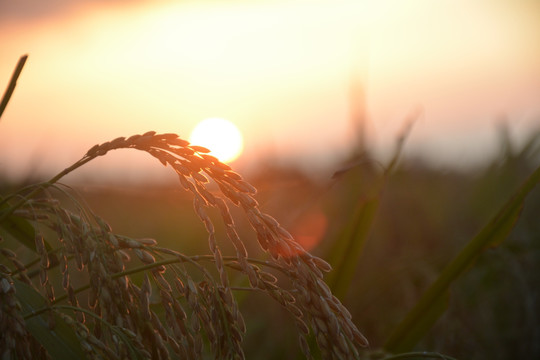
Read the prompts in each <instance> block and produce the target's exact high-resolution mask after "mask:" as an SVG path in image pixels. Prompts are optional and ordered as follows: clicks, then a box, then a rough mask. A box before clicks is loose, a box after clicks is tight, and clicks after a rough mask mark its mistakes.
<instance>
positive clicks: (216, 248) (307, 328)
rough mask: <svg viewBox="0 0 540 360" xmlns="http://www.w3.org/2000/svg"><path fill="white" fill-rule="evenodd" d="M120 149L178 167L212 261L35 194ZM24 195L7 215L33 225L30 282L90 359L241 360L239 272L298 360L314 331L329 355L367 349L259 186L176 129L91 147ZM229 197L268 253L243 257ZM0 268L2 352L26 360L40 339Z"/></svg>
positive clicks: (22, 271)
mask: <svg viewBox="0 0 540 360" xmlns="http://www.w3.org/2000/svg"><path fill="white" fill-rule="evenodd" d="M125 148H133V149H137V150H142V151H145V152H147V153H148V154H150V155H152V156H153V157H155V158H156V159H158V160H159V161H160V162H161V163H162V164H163V165H165V166H170V167H171V168H172V169H173V170H174V171H175V172H176V174H177V175H178V179H179V181H180V184H181V186H182V187H183V188H184V189H185V190H186V191H189V192H190V193H191V194H192V195H193V207H194V211H195V213H196V214H197V216H198V217H199V219H200V220H201V221H202V223H203V224H204V226H205V228H206V230H207V232H208V245H209V250H210V252H211V255H210V256H209V257H203V256H201V257H188V256H185V255H183V254H182V253H180V252H178V251H175V250H171V249H165V248H160V247H158V246H156V244H157V242H156V241H155V240H153V239H132V238H128V237H125V236H121V235H118V234H115V233H113V232H112V230H111V228H110V226H109V225H108V224H107V223H106V222H105V221H104V220H102V219H100V218H99V217H97V216H95V215H94V214H93V213H91V211H89V210H88V209H86V208H84V207H83V206H81V205H80V204H79V202H77V201H74V204H75V210H74V211H73V210H72V211H69V210H67V209H66V208H65V207H63V206H62V205H61V204H60V203H59V202H57V201H54V199H52V198H51V197H50V196H45V197H40V198H37V197H35V195H36V194H37V191H36V189H38V188H39V189H44V188H49V187H51V186H52V187H56V188H57V189H59V190H60V191H64V190H63V188H61V187H59V186H57V185H55V183H56V182H57V180H58V179H60V178H61V177H62V176H63V175H65V174H67V173H69V172H71V171H73V170H75V169H76V168H78V167H79V166H82V165H84V164H85V163H87V162H88V161H90V160H92V159H94V158H96V157H98V156H103V155H105V154H107V153H108V152H109V151H111V150H115V149H125ZM210 180H213V181H214V182H215V183H216V184H217V186H218V188H219V190H220V193H219V194H216V193H213V192H211V191H210V190H209V189H208V186H207V184H208V182H209V181H210ZM27 191H30V194H28V193H27V194H26V196H25V197H22V195H21V194H18V196H21V197H22V199H23V200H20V201H19V202H18V203H16V204H15V205H12V210H11V213H16V214H17V215H19V216H23V217H26V218H27V219H29V220H32V222H33V223H34V224H35V226H36V230H37V233H38V235H37V236H36V238H35V246H36V253H37V256H38V260H37V261H36V262H34V263H33V264H32V265H33V266H37V267H39V268H38V269H37V273H38V274H39V282H32V283H33V284H34V286H36V287H37V288H41V289H42V290H43V291H42V293H44V294H45V296H46V299H47V302H48V304H49V307H48V308H47V309H44V310H43V311H46V310H50V309H54V310H55V311H56V312H60V313H61V314H62V318H63V319H65V321H66V322H67V323H68V324H70V325H71V326H72V327H73V328H74V329H75V332H76V334H77V336H78V337H79V340H80V342H81V345H82V348H83V350H84V351H85V352H86V353H87V354H88V355H89V356H90V357H106V358H130V357H133V354H138V355H139V356H142V357H143V358H152V359H168V358H170V356H171V354H170V353H169V352H170V351H172V352H174V353H175V354H176V355H177V356H179V357H180V358H192V359H195V358H203V357H205V356H209V355H210V354H212V355H211V356H212V357H215V358H218V359H243V358H244V352H243V349H242V342H243V337H244V334H245V332H246V325H245V322H244V319H243V317H242V314H241V312H240V308H239V305H238V303H237V301H236V299H235V296H234V295H233V293H232V290H231V287H230V285H229V275H228V271H231V270H236V271H240V272H242V273H243V274H245V276H246V277H247V279H248V280H249V284H250V286H251V287H252V288H253V289H254V290H257V291H261V292H263V293H266V294H267V295H268V296H270V297H271V298H272V299H274V300H275V301H277V302H278V303H279V304H281V306H282V307H283V309H285V310H286V311H287V312H289V313H290V314H291V315H292V317H293V319H294V321H295V323H296V326H297V328H298V334H299V343H300V349H301V350H302V351H303V353H304V355H305V356H306V358H311V354H310V347H309V346H308V340H307V336H308V335H309V334H310V333H311V334H313V337H314V339H315V340H316V342H317V345H318V348H319V349H320V351H321V353H322V355H323V357H324V358H325V359H334V358H335V359H352V358H358V347H363V346H367V344H368V343H367V340H366V339H365V337H364V336H363V335H362V334H361V333H360V331H358V329H357V327H356V326H355V324H354V323H353V322H352V319H351V315H350V313H349V312H348V311H347V309H346V308H345V307H344V306H343V305H342V304H341V303H340V301H339V300H338V299H337V298H336V297H335V296H333V295H332V293H331V291H330V290H329V288H328V286H327V285H326V283H325V282H324V281H323V274H324V273H325V272H328V271H330V270H331V267H330V265H329V264H328V263H327V262H325V261H324V260H322V259H320V258H318V257H315V256H313V255H311V254H310V253H308V252H307V251H305V250H304V249H303V248H302V247H301V246H300V245H299V244H298V243H297V242H296V241H295V240H294V239H293V237H292V236H291V235H290V234H289V232H287V230H285V229H284V228H283V227H282V226H281V225H280V224H279V223H278V222H277V221H276V220H275V219H274V218H273V217H271V216H270V215H268V214H265V213H263V212H262V211H261V210H260V208H259V205H258V203H257V201H256V200H255V198H254V195H255V193H256V189H255V188H254V187H253V186H252V185H251V184H249V183H248V182H247V181H245V180H244V179H243V178H242V176H240V175H239V174H238V173H236V172H234V171H233V170H232V169H231V168H230V167H229V166H228V165H226V164H223V163H221V162H220V161H219V160H218V159H216V158H215V157H213V156H211V155H209V154H208V150H207V149H205V148H203V147H200V146H191V145H190V144H189V143H188V142H187V141H185V140H182V139H180V138H179V137H178V136H177V135H175V134H156V133H155V132H153V131H152V132H147V133H145V134H142V135H135V136H131V137H129V138H124V137H120V138H117V139H115V140H113V141H110V142H106V143H104V144H101V145H96V146H94V147H92V148H91V149H90V150H89V151H88V152H87V153H86V155H85V156H84V157H83V158H82V159H81V160H80V161H78V162H77V163H75V164H74V165H73V166H71V167H69V168H67V169H66V170H64V171H63V172H62V173H60V174H59V175H58V176H56V177H55V178H53V179H52V180H51V181H49V182H47V183H45V184H39V185H36V188H30V189H27ZM14 199H19V198H18V197H14ZM230 203H232V204H234V205H236V206H238V207H240V208H241V209H243V211H244V212H245V214H246V217H247V219H248V221H249V223H250V224H251V227H252V228H253V230H254V232H255V236H256V239H257V240H258V244H259V246H260V248H261V249H262V250H263V251H264V252H265V253H266V254H268V255H269V256H268V258H269V260H267V261H264V262H263V261H256V260H254V259H251V258H250V257H249V256H248V251H247V247H246V241H251V240H250V239H242V238H241V237H240V236H239V234H238V232H237V229H236V225H235V221H234V219H233V216H232V215H231V213H230V211H229V204H230ZM211 207H213V208H216V209H217V210H218V213H219V214H220V217H221V220H222V221H223V224H224V226H225V233H226V237H227V239H228V240H229V241H230V243H231V244H232V245H233V247H234V249H235V254H234V257H233V258H232V259H234V260H231V257H226V258H225V257H224V256H223V255H222V250H221V248H220V245H219V244H218V242H217V240H216V239H217V235H216V229H215V227H214V224H213V221H212V219H211V217H210V216H209V215H208V213H207V209H208V208H211ZM42 228H48V229H52V230H54V232H55V233H56V236H57V238H58V241H57V242H58V243H59V247H58V248H57V249H54V250H47V246H46V244H47V241H46V240H45V238H44V236H43V235H41V232H40V231H41V230H42ZM2 254H3V255H4V257H6V258H9V259H10V260H11V261H12V264H13V267H14V268H13V271H14V272H16V273H17V274H18V276H19V277H21V278H22V279H23V280H25V281H27V282H30V281H29V278H28V276H26V274H27V272H28V270H27V267H26V266H24V265H23V264H22V263H20V262H19V261H18V260H17V256H16V254H15V253H13V252H10V251H9V250H7V249H2ZM52 255H54V258H55V259H57V261H56V263H55V264H54V265H55V266H52V263H51V258H52ZM132 257H134V258H137V259H138V260H139V261H140V263H141V264H142V266H140V267H139V268H136V269H134V270H133V269H130V270H126V267H125V265H124V264H125V262H126V261H129V260H130V258H132ZM208 258H210V259H212V260H213V265H214V270H215V271H214V270H213V271H210V269H207V268H206V267H204V266H202V265H201V264H200V261H201V260H203V259H208ZM186 264H190V270H193V268H194V269H196V271H197V272H198V275H197V277H196V278H197V279H198V280H195V277H193V276H192V272H190V271H188V269H187V267H186ZM263 265H266V266H269V267H273V268H275V269H278V270H280V271H281V272H282V273H284V274H286V277H287V278H288V282H287V284H286V285H283V284H281V283H280V281H278V279H277V278H276V277H275V276H273V275H272V274H270V273H269V272H267V271H264V270H263V269H262V268H261V266H263ZM56 266H58V267H59V269H60V273H61V274H62V281H61V286H56V288H55V287H54V286H53V283H54V281H52V280H51V274H50V272H51V269H52V268H53V267H56ZM3 268H6V269H7V270H9V271H7V272H2V273H1V274H0V285H1V294H0V296H2V297H3V298H5V300H4V301H2V304H3V305H2V312H1V313H0V315H1V318H0V326H1V329H2V330H4V331H5V332H4V331H3V332H2V333H3V334H5V335H3V336H2V340H1V341H2V342H3V343H2V345H3V346H2V348H3V349H7V350H6V351H12V352H14V351H20V353H19V352H18V353H17V354H19V355H20V358H29V357H27V356H26V353H24V352H23V351H24V349H25V346H21V345H20V344H26V343H28V344H32V346H36V344H35V342H34V343H33V342H32V338H31V336H29V335H28V333H27V332H26V330H25V326H24V322H23V321H22V316H21V314H20V312H18V311H17V306H16V299H15V298H14V297H13V293H14V292H15V288H14V287H13V286H12V283H11V282H10V276H11V275H9V272H10V271H11V270H10V269H8V267H6V266H4V267H3ZM228 269H229V270H228ZM80 271H84V272H85V273H86V274H87V275H88V285H87V286H83V287H80V288H78V289H75V288H74V286H73V284H72V282H71V279H72V278H73V277H74V276H79V277H80ZM136 272H139V273H141V272H144V278H143V282H142V284H141V285H140V286H138V285H137V284H135V283H134V282H133V281H132V278H131V276H130V275H131V274H133V273H136ZM215 274H217V276H216V275H215ZM201 279H202V280H201ZM83 290H88V292H87V293H86V294H87V296H86V301H85V303H87V307H85V304H82V305H81V303H80V302H79V299H78V294H79V293H80V292H81V291H83ZM60 293H62V295H60V296H58V297H56V294H60ZM66 300H67V301H68V302H69V304H71V306H69V307H67V306H63V307H61V306H60V305H59V304H61V303H62V302H64V301H66ZM9 304H11V305H12V306H11V305H9ZM155 304H159V305H161V308H162V309H163V314H164V315H158V314H157V313H156V312H155V311H154V310H153V309H154V306H153V305H155ZM68 310H69V311H74V316H73V317H71V316H68V313H69V311H68ZM51 313H52V312H51ZM25 315H26V316H29V315H28V314H25ZM51 326H53V324H51ZM201 334H204V337H203V336H202V335H201ZM37 346H39V344H38V345H37ZM19 348H20V349H19ZM26 348H28V347H26Z"/></svg>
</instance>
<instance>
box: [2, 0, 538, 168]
mask: <svg viewBox="0 0 540 360" xmlns="http://www.w3.org/2000/svg"><path fill="white" fill-rule="evenodd" d="M0 6H7V5H0ZM10 6H14V5H10ZM539 10H540V5H538V3H537V2H535V1H527V0H524V1H520V2H515V1H510V0H505V1H503V0H498V1H475V2H470V1H450V0H448V1H438V2H436V3H435V2H432V1H428V0H411V1H406V2H404V1H390V0H388V1H379V2H368V1H314V2H302V1H277V2H276V1H272V2H270V1H268V2H267V1H255V2H243V1H235V2H202V3H197V2H174V1H172V2H146V1H133V2H127V3H123V4H122V5H121V6H120V5H108V4H107V3H105V2H103V3H98V4H97V5H90V3H83V4H82V5H79V6H78V7H75V6H71V7H69V8H67V7H65V8H64V7H62V6H57V8H56V11H51V12H49V13H47V14H41V16H40V14H33V16H31V17H30V16H28V17H25V16H22V15H24V10H21V11H19V12H17V14H19V16H16V17H15V16H13V17H11V18H9V17H6V16H5V15H4V16H2V17H1V18H0V44H2V45H1V49H2V52H1V56H0V86H3V85H1V84H7V81H8V79H9V76H10V75H11V72H12V70H13V67H14V66H15V63H16V61H17V59H18V57H19V56H20V55H22V54H26V53H28V54H29V60H28V62H27V65H26V67H25V69H24V71H23V74H22V76H21V78H20V81H19V84H18V88H17V90H16V92H15V95H14V97H13V99H12V102H11V103H10V104H9V106H8V109H7V111H6V112H5V114H4V116H3V119H2V122H1V123H0V151H1V152H2V159H1V160H0V161H1V164H2V168H3V169H10V174H17V173H19V174H24V173H26V172H27V171H28V166H31V167H33V168H37V169H38V170H37V171H38V172H46V173H54V172H57V171H58V170H60V169H62V168H63V167H65V166H67V165H69V164H70V163H71V162H74V161H76V160H77V159H78V158H79V157H80V156H81V155H82V154H84V152H85V151H86V150H87V148H89V147H91V146H92V145H94V144H96V143H99V142H104V141H107V140H110V139H113V138H115V137H117V136H129V135H132V134H135V133H142V132H145V131H147V130H156V131H158V132H175V133H179V134H180V135H181V136H182V137H184V138H187V136H188V135H189V131H190V130H191V129H193V127H194V126H195V124H197V123H198V122H200V121H201V120H203V119H206V118H208V117H212V116H217V117H223V118H228V119H234V122H235V124H236V125H237V126H238V127H239V128H240V130H241V131H242V133H243V134H244V136H245V149H246V151H245V154H250V156H251V158H250V157H249V156H243V157H242V162H240V163H239V166H242V164H244V165H246V166H248V165H249V164H251V163H255V159H254V158H253V157H254V156H262V155H264V156H270V155H272V156H276V157H278V158H280V159H283V160H284V161H301V162H302V164H304V165H303V166H305V167H311V166H312V163H311V162H310V159H317V164H320V163H324V162H328V161H331V160H332V159H334V158H336V157H338V156H341V155H343V154H344V153H346V152H347V151H348V149H349V148H350V146H351V142H352V140H353V139H354V138H355V134H354V133H353V132H352V129H353V127H352V126H351V122H352V120H351V108H355V107H357V106H359V104H361V103H362V102H364V101H365V106H366V111H367V115H368V122H367V125H366V126H367V128H366V130H367V135H368V140H369V142H370V144H372V146H373V147H374V148H375V149H376V150H378V151H382V152H384V150H385V149H387V148H388V147H389V146H390V145H391V144H392V142H393V141H394V138H395V136H396V134H397V133H398V132H399V129H400V128H401V127H402V125H403V120H404V118H405V117H406V116H407V115H408V113H409V112H410V111H411V110H412V109H414V108H416V107H418V106H421V107H422V109H423V116H422V117H421V118H420V120H419V121H418V123H417V124H416V125H415V128H414V130H413V133H412V135H411V138H410V141H409V149H410V151H417V152H418V151H423V152H425V153H429V154H430V155H431V156H432V157H436V158H437V159H439V160H440V161H454V162H455V161H456V159H457V161H459V160H460V159H463V158H464V155H467V156H466V157H467V158H481V157H482V156H483V154H485V150H486V149H490V147H493V144H494V135H495V126H494V124H495V123H496V120H497V118H498V117H499V116H500V115H501V114H502V113H505V114H507V115H508V118H509V120H510V121H511V124H512V127H513V128H515V130H516V132H518V134H523V133H526V132H527V131H529V130H530V129H531V127H532V126H535V125H538V122H539V121H540V101H539V99H540V66H539V64H540V11H539ZM1 12H2V10H1V8H0V13H1ZM5 13H8V14H9V12H4V14H5ZM13 13H14V14H15V12H13ZM21 14H22V15H21ZM353 84H357V85H358V86H360V87H361V89H362V91H361V92H359V93H351V91H350V89H351V85H353ZM362 94H364V95H365V98H364V99H361V98H360V97H361V96H362ZM115 156H116V155H115ZM137 156H138V155H133V156H132V155H125V156H124V155H118V156H117V157H118V159H116V160H114V161H116V162H115V165H114V166H112V165H111V166H110V167H109V168H107V171H112V169H120V170H121V171H123V172H130V171H131V172H133V173H136V172H137V171H138V170H137V168H138V167H139V166H141V165H140V160H139V158H138V157H137ZM133 159H135V160H137V162H135V163H134V162H133V161H132V160H133ZM111 161H113V160H111ZM104 166H107V165H104Z"/></svg>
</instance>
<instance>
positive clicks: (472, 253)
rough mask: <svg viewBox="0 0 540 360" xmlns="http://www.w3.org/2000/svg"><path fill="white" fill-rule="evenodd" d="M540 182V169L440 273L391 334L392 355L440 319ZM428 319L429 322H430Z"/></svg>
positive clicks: (407, 348) (388, 345)
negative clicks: (462, 278)
mask: <svg viewBox="0 0 540 360" xmlns="http://www.w3.org/2000/svg"><path fill="white" fill-rule="evenodd" d="M539 181H540V167H539V168H537V169H536V170H535V171H534V172H533V174H532V175H531V176H530V177H529V178H528V179H527V180H526V181H525V182H524V183H523V185H521V187H520V188H519V189H518V191H517V192H516V193H515V194H514V196H513V197H512V198H510V199H509V200H508V201H507V202H506V203H505V204H504V206H503V207H502V208H501V209H500V210H499V212H498V213H497V214H496V215H495V216H494V217H493V218H492V219H491V220H490V221H489V223H488V224H487V225H486V226H485V227H484V228H483V229H482V230H481V231H480V232H479V233H478V235H476V236H475V237H474V238H473V239H472V240H471V241H470V242H469V243H468V244H467V245H466V246H465V247H464V248H463V249H462V250H461V252H460V253H459V254H458V255H457V256H456V257H455V258H454V260H452V261H451V262H450V263H449V264H448V265H447V266H446V267H445V268H444V269H443V271H442V272H441V274H440V275H439V277H438V278H437V280H436V281H435V282H434V283H433V284H432V285H431V287H429V288H428V289H427V290H426V292H425V293H424V294H423V295H422V297H421V298H420V300H418V302H417V303H416V305H415V306H414V308H413V309H412V310H411V311H410V312H409V313H408V314H407V315H406V316H405V318H404V319H403V320H402V321H401V323H400V324H399V325H398V326H397V327H396V329H395V330H394V332H393V333H392V334H391V335H390V337H389V339H388V340H387V342H386V344H385V345H384V348H385V349H386V350H387V351H389V352H392V353H398V352H404V351H410V350H411V349H412V348H413V347H414V346H415V345H416V344H417V343H418V341H420V339H422V337H424V335H425V334H426V333H427V331H428V330H429V329H430V328H431V327H432V326H433V324H434V323H435V321H436V320H437V318H438V316H429V318H428V319H425V318H424V316H426V314H431V315H433V314H436V311H435V309H439V310H440V309H441V307H443V306H444V300H445V298H446V297H447V296H448V290H449V287H450V285H451V284H452V282H453V281H454V280H456V279H457V278H458V276H459V275H460V274H462V273H463V272H465V271H466V270H467V269H468V268H470V266H471V265H472V263H473V262H474V260H475V259H476V258H477V257H478V256H479V255H480V253H481V252H482V251H483V250H484V249H486V248H487V247H489V246H494V245H497V244H499V243H500V242H502V241H503V240H504V239H506V237H507V236H508V234H509V233H510V231H511V230H512V228H513V227H514V225H515V223H516V221H517V219H518V217H519V214H520V212H521V208H522V206H523V202H524V201H525V198H526V197H527V195H528V194H529V193H530V192H531V190H532V189H533V188H534V187H535V186H536V184H537V183H538V182H539ZM427 320H429V321H427Z"/></svg>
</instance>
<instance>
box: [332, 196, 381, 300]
mask: <svg viewBox="0 0 540 360" xmlns="http://www.w3.org/2000/svg"><path fill="white" fill-rule="evenodd" d="M378 206H379V198H378V197H373V198H368V199H366V200H363V201H360V202H359V204H358V206H357V208H356V210H355V213H354V215H353V218H352V221H351V222H350V223H349V224H348V226H347V227H346V229H345V231H344V233H343V235H342V236H340V238H339V239H336V242H335V245H334V248H333V249H332V251H331V253H330V255H329V257H328V261H329V262H330V264H331V265H332V267H333V269H334V270H333V271H332V272H330V273H329V274H328V278H327V282H328V285H329V286H330V289H331V290H332V292H333V293H334V295H336V296H337V297H338V298H340V299H343V298H344V297H345V295H346V294H347V290H348V289H349V287H350V284H351V281H352V279H353V277H354V272H355V269H356V266H357V264H358V258H359V257H360V255H361V253H362V249H363V248H364V244H365V242H366V239H367V236H368V234H369V230H370V229H371V224H372V223H373V218H374V216H375V213H376V211H377V208H378Z"/></svg>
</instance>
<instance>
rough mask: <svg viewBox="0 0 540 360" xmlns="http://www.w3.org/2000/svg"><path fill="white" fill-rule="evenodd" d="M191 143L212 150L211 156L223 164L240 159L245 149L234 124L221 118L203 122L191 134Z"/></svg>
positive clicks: (240, 135)
mask: <svg viewBox="0 0 540 360" xmlns="http://www.w3.org/2000/svg"><path fill="white" fill-rule="evenodd" d="M189 141H190V142H191V143H192V144H193V145H200V146H204V147H206V148H208V149H210V154H212V155H214V156H215V157H217V158H218V159H219V160H221V161H223V162H231V161H233V160H235V159H236V158H238V157H239V156H240V154H241V153H242V150H243V148H244V141H243V138H242V134H241V133H240V130H238V127H236V125H234V124H233V123H232V122H230V121H228V120H225V119H221V118H209V119H206V120H203V121H201V122H200V123H198V124H197V126H195V129H193V131H192V132H191V135H190V137H189Z"/></svg>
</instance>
